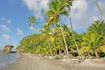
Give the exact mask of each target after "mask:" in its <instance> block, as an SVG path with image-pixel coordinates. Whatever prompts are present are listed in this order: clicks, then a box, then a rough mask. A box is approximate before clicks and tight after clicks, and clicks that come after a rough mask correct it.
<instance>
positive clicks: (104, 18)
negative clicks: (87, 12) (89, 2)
mask: <svg viewBox="0 0 105 70" xmlns="http://www.w3.org/2000/svg"><path fill="white" fill-rule="evenodd" d="M94 2H95V4H96V6H97V8H98V10H99V12H100V14H101V16H102V18H103V20H104V21H105V17H104V14H103V13H102V10H101V8H100V7H99V5H98V3H97V1H96V0H94Z"/></svg>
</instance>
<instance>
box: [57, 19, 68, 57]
mask: <svg viewBox="0 0 105 70" xmlns="http://www.w3.org/2000/svg"><path fill="white" fill-rule="evenodd" d="M58 24H59V25H60V29H61V32H62V36H63V40H64V43H65V49H66V53H67V55H68V54H69V52H68V47H67V43H66V39H65V36H64V32H63V29H62V27H61V24H60V21H58Z"/></svg>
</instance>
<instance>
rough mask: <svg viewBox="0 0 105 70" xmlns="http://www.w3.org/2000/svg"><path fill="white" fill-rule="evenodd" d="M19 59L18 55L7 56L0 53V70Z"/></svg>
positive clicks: (10, 54)
mask: <svg viewBox="0 0 105 70" xmlns="http://www.w3.org/2000/svg"><path fill="white" fill-rule="evenodd" d="M19 57H20V55H19V54H18V53H9V54H3V53H0V69H2V68H4V67H6V66H9V65H10V64H12V63H14V62H16V60H17V59H18V58H19Z"/></svg>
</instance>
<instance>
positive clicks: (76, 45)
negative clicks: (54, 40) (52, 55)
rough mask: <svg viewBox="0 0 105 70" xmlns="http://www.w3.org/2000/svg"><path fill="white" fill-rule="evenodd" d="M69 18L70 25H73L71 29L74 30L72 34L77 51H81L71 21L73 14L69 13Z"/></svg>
mask: <svg viewBox="0 0 105 70" xmlns="http://www.w3.org/2000/svg"><path fill="white" fill-rule="evenodd" d="M69 20H70V25H71V30H72V36H73V39H74V42H75V45H76V48H77V51H79V48H78V45H77V42H76V39H75V36H74V31H73V26H72V21H71V16H70V15H69Z"/></svg>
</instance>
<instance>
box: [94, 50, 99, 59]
mask: <svg viewBox="0 0 105 70" xmlns="http://www.w3.org/2000/svg"><path fill="white" fill-rule="evenodd" d="M95 55H96V58H99V55H98V53H97V50H95Z"/></svg>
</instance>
